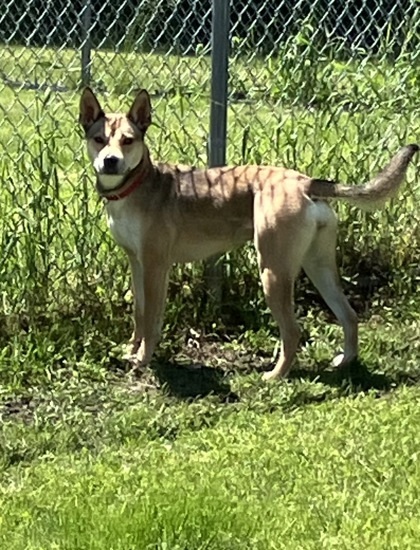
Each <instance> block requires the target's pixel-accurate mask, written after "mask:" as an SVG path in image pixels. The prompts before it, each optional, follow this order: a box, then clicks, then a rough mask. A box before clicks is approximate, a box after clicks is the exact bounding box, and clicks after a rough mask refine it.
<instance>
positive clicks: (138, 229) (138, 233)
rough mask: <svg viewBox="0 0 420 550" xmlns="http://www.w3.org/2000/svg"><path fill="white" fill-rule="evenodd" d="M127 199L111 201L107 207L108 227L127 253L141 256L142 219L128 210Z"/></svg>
mask: <svg viewBox="0 0 420 550" xmlns="http://www.w3.org/2000/svg"><path fill="white" fill-rule="evenodd" d="M126 200H127V199H121V200H118V201H110V202H108V203H107V205H106V213H107V218H108V226H109V229H110V231H111V234H112V236H113V237H114V239H115V241H116V242H117V244H118V245H119V246H121V247H122V248H124V250H126V251H127V252H130V253H131V254H135V255H136V256H139V255H140V253H141V245H142V233H143V231H142V223H141V218H140V217H139V216H138V215H137V216H134V215H133V211H132V210H131V209H129V208H127V204H126V203H125V201H126Z"/></svg>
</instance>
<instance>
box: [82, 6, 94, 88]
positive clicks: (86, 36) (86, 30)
mask: <svg viewBox="0 0 420 550" xmlns="http://www.w3.org/2000/svg"><path fill="white" fill-rule="evenodd" d="M91 28H92V3H91V0H86V4H85V9H84V10H83V13H82V29H81V33H80V34H81V37H82V48H81V49H82V61H81V62H82V71H81V79H82V85H83V86H88V85H89V84H90V77H91V74H90V67H91V51H92V44H91V40H90V31H91Z"/></svg>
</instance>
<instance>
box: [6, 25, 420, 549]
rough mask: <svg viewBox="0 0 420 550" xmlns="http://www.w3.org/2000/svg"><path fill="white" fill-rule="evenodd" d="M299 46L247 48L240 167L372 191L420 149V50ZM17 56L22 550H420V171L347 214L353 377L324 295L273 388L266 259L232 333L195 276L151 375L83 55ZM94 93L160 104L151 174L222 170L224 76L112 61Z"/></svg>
mask: <svg viewBox="0 0 420 550" xmlns="http://www.w3.org/2000/svg"><path fill="white" fill-rule="evenodd" d="M302 44H303V45H304V46H305V47H304V48H303V47H302ZM286 46H287V47H285V50H284V52H280V53H279V55H278V57H271V58H267V59H264V60H262V59H258V58H254V57H252V56H251V57H249V58H248V59H244V58H243V57H241V56H239V55H237V52H236V51H234V52H233V59H232V62H231V73H230V103H229V112H228V116H229V141H228V159H229V162H230V163H239V162H264V163H276V164H285V165H287V166H290V167H294V168H298V169H299V170H302V171H306V172H308V173H311V174H313V175H314V176H318V177H325V178H337V179H340V180H343V181H349V182H352V183H353V182H359V181H363V180H366V179H367V178H368V177H370V175H371V174H372V172H374V171H375V170H377V169H378V168H379V167H380V166H381V165H383V164H384V163H386V162H387V160H388V158H389V156H390V154H391V153H392V152H394V151H395V150H396V149H397V148H398V147H399V146H400V145H401V144H402V143H405V142H410V141H418V134H419V116H418V114H419V111H418V101H417V95H418V94H417V89H418V75H417V72H418V71H417V68H418V61H417V58H416V51H417V50H413V49H411V51H414V53H412V54H409V53H407V52H409V51H410V49H409V48H408V49H407V50H404V49H403V51H402V53H401V55H400V56H399V57H398V58H397V59H396V60H394V62H393V63H389V62H387V61H386V60H385V57H384V59H383V60H378V59H374V58H372V57H369V56H365V57H361V58H353V59H351V60H350V61H349V62H347V63H344V62H343V61H342V60H341V59H336V58H335V57H334V55H333V53H331V52H330V51H328V52H327V51H325V52H324V53H323V51H320V50H318V49H317V48H316V45H312V46H311V45H308V43H306V42H305V36H303V37H302V36H301V37H298V39H296V41H295V42H293V41H292V42H291V43H289V44H287V45H286ZM331 51H332V50H331ZM1 54H2V55H1V56H0V79H1V80H2V81H3V84H1V80H0V90H1V97H0V112H2V115H3V121H2V125H1V127H0V144H1V145H0V146H1V149H0V151H1V153H0V154H1V158H2V164H1V167H0V169H1V176H2V188H1V190H0V204H1V210H2V215H1V217H0V257H1V260H2V261H1V263H0V300H1V306H0V420H1V421H2V423H1V427H0V479H1V483H0V545H1V547H2V548H5V549H10V550H20V549H22V550H23V549H25V550H35V549H37V550H39V549H41V548H42V549H65V548H68V549H72V550H73V549H75V548H77V549H78V550H79V549H84V548H86V549H88V548H89V549H95V548H98V549H99V548H101V549H102V548H109V549H119V548H120V549H124V550H128V549H136V550H137V549H143V548H144V549H152V548H153V549H156V550H157V549H159V550H163V549H167V550H169V549H170V550H177V549H179V550H180V549H185V550H186V549H188V550H198V549H205V548H206V549H212V550H213V549H215V550H217V549H223V550H225V549H227V548H229V549H235V548H250V549H257V550H258V549H260V548H261V549H263V550H266V549H282V548H303V549H306V548H308V549H309V548H328V549H332V548H338V547H341V548H354V547H368V548H373V549H376V548H378V549H379V548H416V547H418V537H419V532H418V526H417V522H416V521H415V517H416V512H417V505H416V502H417V501H418V496H419V495H418V492H419V487H420V484H419V481H420V480H419V468H418V464H417V462H418V461H417V460H416V458H417V454H418V446H419V441H418V435H417V432H418V429H417V426H418V423H419V418H418V415H419V413H418V410H419V406H418V404H419V403H418V402H419V395H420V394H419V391H418V387H417V384H418V381H419V372H420V371H419V364H418V363H419V359H418V358H419V356H420V350H419V342H420V318H419V313H418V312H419V305H420V304H419V299H418V294H417V292H416V290H417V285H418V277H419V270H418V269H419V268H418V266H419V262H420V255H419V247H418V246H417V244H416V243H417V242H418V239H419V233H418V226H419V224H418V223H417V222H418V208H417V203H418V200H417V199H418V196H419V183H418V180H419V178H418V168H417V166H414V165H413V166H412V167H411V168H410V170H409V174H408V181H407V184H406V186H405V187H404V190H403V192H402V193H401V196H400V197H399V198H397V199H395V200H394V201H392V203H391V204H390V206H389V207H387V209H385V210H384V211H382V212H378V213H361V212H358V211H357V210H355V209H354V208H351V207H348V206H346V205H338V206H337V207H336V209H337V212H338V215H339V219H340V234H339V244H338V256H339V262H340V266H341V270H342V273H343V276H344V277H343V278H344V286H345V290H346V293H347V294H348V295H349V296H350V298H351V302H352V304H353V306H354V307H355V309H356V310H357V311H358V313H359V316H360V317H361V319H362V323H361V349H362V353H361V359H360V362H359V363H357V364H355V365H353V367H352V369H350V370H344V371H337V370H334V369H332V368H331V367H330V360H331V358H332V357H333V356H334V355H335V353H336V352H337V351H338V350H339V349H340V347H341V331H340V329H339V327H337V325H335V324H333V323H331V321H332V319H331V315H330V314H329V313H328V312H327V311H326V310H325V308H324V306H323V304H322V302H321V301H320V299H319V297H318V296H317V294H316V293H315V292H314V291H313V289H312V288H311V287H310V286H309V285H308V284H307V282H306V280H305V279H304V278H302V279H301V280H300V281H299V283H298V288H297V310H298V314H299V317H300V320H301V321H300V322H301V325H302V328H303V338H302V348H301V351H300V353H299V357H298V361H297V364H296V365H295V367H294V369H293V372H292V376H291V379H290V381H288V382H283V383H278V384H265V383H263V382H262V381H261V371H262V370H264V369H265V368H268V367H269V365H270V363H272V361H273V358H274V356H275V355H276V353H277V338H276V331H275V326H274V324H273V322H272V320H271V318H270V315H269V313H268V311H267V308H266V306H265V304H264V301H263V297H262V293H261V289H260V287H259V284H258V276H257V266H256V261H255V256H254V254H253V252H252V250H251V248H250V247H245V248H244V249H242V250H240V251H234V252H232V253H230V254H229V255H227V257H226V259H225V264H224V271H225V273H226V279H225V281H224V285H223V307H222V310H221V313H220V315H219V316H214V315H213V312H212V309H211V307H210V306H209V304H208V301H207V294H206V289H205V286H204V284H203V265H201V264H198V265H193V266H192V265H191V266H190V265H188V266H182V267H176V268H175V269H174V272H173V277H172V280H171V286H170V299H169V303H168V308H167V314H166V318H165V330H164V338H163V341H162V344H161V346H160V349H159V352H158V355H157V357H156V358H155V361H154V363H153V365H152V368H151V369H150V370H148V371H147V372H146V373H144V375H143V376H142V377H141V378H134V377H132V376H130V375H128V374H127V372H126V370H125V368H126V365H125V364H124V362H123V361H122V359H121V347H120V344H121V343H123V342H125V340H126V339H127V337H128V335H129V333H130V330H131V319H130V314H131V307H132V306H131V296H130V291H129V275H128V268H127V263H126V261H125V258H124V255H123V254H122V252H121V251H119V250H117V249H116V247H115V245H114V243H113V242H112V240H111V238H110V236H109V234H108V232H107V229H106V225H105V221H104V214H103V211H102V207H101V205H100V203H99V201H98V200H97V198H96V196H95V193H94V190H93V186H92V174H91V172H90V170H89V169H88V167H87V162H86V159H85V154H84V145H83V142H82V136H81V132H80V130H79V129H78V128H77V125H76V119H77V108H78V92H77V88H78V85H79V53H78V52H75V51H70V50H61V51H53V50H49V49H30V48H19V47H13V48H12V47H3V48H2V51H1ZM92 74H93V75H94V82H93V86H94V88H95V89H96V90H99V95H100V97H101V99H103V102H104V104H105V105H106V107H107V108H112V109H115V108H117V107H119V106H120V105H122V106H123V107H124V108H125V107H127V106H128V104H129V101H130V99H129V98H127V97H126V95H127V93H128V92H130V91H132V90H133V89H135V88H138V87H146V88H148V89H149V90H151V92H152V99H153V103H154V107H155V112H154V121H155V124H154V126H153V127H152V128H151V129H150V132H149V134H150V135H149V144H150V148H151V151H152V155H153V158H155V159H158V158H159V159H164V160H169V161H173V162H184V163H192V164H198V165H205V163H206V144H207V134H208V119H209V93H210V79H209V59H208V58H206V57H205V56H201V57H200V56H199V57H197V58H182V59H180V58H178V57H176V56H166V57H163V56H160V55H151V54H147V55H141V54H127V53H125V54H124V53H122V54H118V55H115V54H113V53H110V52H104V51H97V52H94V56H93V71H92ZM34 83H35V85H34V86H33V84H34ZM57 85H58V86H59V87H57Z"/></svg>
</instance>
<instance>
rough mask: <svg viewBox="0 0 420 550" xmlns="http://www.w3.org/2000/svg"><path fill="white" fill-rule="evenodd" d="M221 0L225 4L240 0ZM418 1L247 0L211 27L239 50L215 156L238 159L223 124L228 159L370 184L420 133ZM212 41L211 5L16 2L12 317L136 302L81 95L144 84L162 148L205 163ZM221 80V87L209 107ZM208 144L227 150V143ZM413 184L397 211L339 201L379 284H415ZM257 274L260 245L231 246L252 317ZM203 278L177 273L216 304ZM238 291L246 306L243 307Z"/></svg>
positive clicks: (10, 24)
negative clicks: (393, 280) (109, 225)
mask: <svg viewBox="0 0 420 550" xmlns="http://www.w3.org/2000/svg"><path fill="white" fill-rule="evenodd" d="M214 5H215V6H216V5H218V6H219V7H221V8H223V7H225V8H226V7H227V6H228V2H223V1H222V0H220V1H216V0H215V2H214ZM418 6H419V5H418V2H417V1H415V0H392V1H391V0H373V1H371V0H369V1H368V0H355V1H352V2H343V1H342V0H315V1H314V2H306V1H298V2H296V3H294V4H293V5H292V4H291V3H290V2H287V1H286V0H281V1H278V2H272V1H270V0H233V1H232V2H231V3H230V14H229V18H230V19H229V25H228V26H227V27H226V30H225V31H223V32H222V29H221V26H220V25H221V22H222V21H221V22H220V24H217V25H215V26H214V28H213V38H214V39H216V35H215V34H214V33H215V32H216V31H217V32H218V33H219V34H220V33H222V35H221V36H220V37H218V38H217V40H215V42H214V45H221V44H222V43H224V44H225V45H226V48H227V47H228V48H229V70H228V83H227V84H228V87H227V91H228V95H227V98H228V99H227V124H226V125H224V123H223V116H224V115H223V109H222V110H221V111H220V113H219V115H218V118H217V119H212V120H213V128H217V123H216V124H215V123H214V121H215V120H217V121H219V122H220V123H221V125H220V126H219V131H220V133H218V135H217V139H218V140H219V141H218V142H217V143H218V144H219V153H218V156H217V159H218V160H216V157H211V161H210V162H211V163H213V164H214V163H216V162H220V161H224V158H225V157H224V154H223V148H224V145H223V137H225V138H226V143H227V150H226V158H227V161H228V162H229V163H239V162H257V163H259V162H264V163H273V164H274V163H276V164H284V165H288V166H290V167H293V168H298V169H299V170H302V171H307V172H309V173H312V174H313V175H315V176H322V177H330V178H340V179H344V180H347V181H357V180H361V179H363V178H366V177H367V176H368V175H369V174H370V173H371V172H372V170H375V168H377V167H378V166H379V165H380V164H383V163H384V162H385V161H386V159H387V158H388V155H389V153H390V152H391V151H394V150H395V149H396V148H398V147H399V146H400V145H401V144H402V142H405V141H416V139H418V134H419V122H418V114H419V103H418V89H419V84H420V80H419V76H418V75H419V60H420V54H419V51H420V48H419V38H418V37H419V34H420V16H419V9H418ZM225 13H226V14H228V13H229V11H228V10H227V9H226V10H225ZM223 36H224V37H225V39H226V40H224V41H223V40H222V39H223ZM211 38H212V2H211V1H210V0H140V1H136V2H134V0H125V1H115V0H114V1H112V2H110V1H108V0H101V1H99V0H88V1H82V0H76V1H75V0H72V1H69V0H54V1H52V0H49V1H47V2H45V1H44V0H43V1H41V0H7V1H6V2H5V5H4V6H3V9H2V13H1V14H0V49H1V55H0V113H1V116H2V125H1V130H0V159H1V170H2V172H1V173H2V188H1V190H0V209H1V213H2V215H1V217H0V255H1V256H0V257H1V265H0V295H1V300H2V302H1V303H2V306H1V307H2V309H3V316H4V319H6V318H7V319H9V318H11V317H13V316H16V315H18V316H19V315H21V314H25V315H26V314H30V315H32V316H35V317H36V318H40V315H41V313H40V312H42V315H46V314H47V313H48V312H51V315H52V314H53V313H54V312H55V311H58V312H59V313H60V314H63V312H68V313H69V315H70V314H71V315H73V314H74V312H78V311H79V312H80V311H84V308H86V307H87V306H86V304H89V307H92V308H94V307H96V304H99V303H100V304H102V305H103V307H105V310H106V311H107V312H108V313H109V314H112V311H114V309H113V308H114V307H115V304H117V305H121V307H125V300H122V298H121V297H122V296H124V295H125V293H126V291H127V289H128V287H129V279H128V273H127V269H126V264H125V260H124V259H123V257H122V255H121V254H120V252H119V251H116V248H115V245H114V244H113V243H112V241H111V239H110V237H109V235H108V233H107V230H106V228H105V223H104V220H103V215H102V210H101V205H100V204H99V202H98V201H97V198H96V196H95V193H94V190H93V187H92V184H91V179H92V175H91V173H90V172H89V168H88V167H87V163H86V161H85V158H84V150H83V148H84V146H83V143H82V139H81V135H80V131H79V129H78V127H77V122H76V121H77V110H78V97H79V90H80V88H81V86H82V85H83V84H86V83H90V85H91V86H92V87H93V88H94V89H95V90H96V91H97V92H98V94H99V95H100V96H101V97H102V98H103V101H104V102H105V104H106V105H107V107H109V108H112V109H115V108H119V107H120V106H121V105H122V106H124V105H127V104H128V102H129V99H128V98H127V96H128V95H130V94H131V93H132V92H133V91H134V90H136V89H138V88H140V87H145V88H147V89H148V90H149V91H150V92H151V96H152V100H153V105H154V121H155V125H154V127H152V128H151V131H150V137H149V141H150V145H151V150H152V153H153V157H154V158H160V159H163V160H168V161H176V162H183V163H189V164H198V165H200V164H201V165H205V164H207V163H208V145H209V123H210V120H211V117H210V106H211V105H213V114H214V112H215V111H217V109H218V108H219V106H220V100H221V98H223V93H224V89H223V88H224V85H223V81H222V80H221V78H222V76H223V74H225V68H224V67H223V66H222V64H223V63H225V62H226V60H227V52H226V48H225V49H223V48H222V49H221V50H220V51H219V55H220V58H219V59H220V60H219V61H217V63H216V62H215V60H214V62H213V66H212V63H211V58H210V53H211V50H212V47H211V44H212V43H211ZM217 70H218V71H219V73H216V71H217ZM212 71H213V75H214V76H215V79H214V80H213V82H212V80H211V75H212ZM217 85H220V89H219V92H220V94H222V95H221V96H219V95H218V97H217V98H216V99H217V102H216V103H215V102H213V104H212V103H211V95H212V89H213V94H214V93H215V92H217ZM220 117H221V118H220ZM220 140H221V141H220ZM210 143H211V147H210V154H211V155H212V154H215V153H214V151H215V144H216V142H215V141H213V142H212V141H210ZM220 144H221V145H220ZM220 147H221V148H220ZM221 151H222V152H221ZM219 155H221V156H219ZM412 178H413V176H412V175H411V179H412ZM413 193H414V195H413V194H412V195H411V198H410V197H409V198H407V195H406V196H405V199H404V200H401V201H397V202H396V203H395V204H394V206H393V208H392V209H391V210H388V211H386V212H384V213H382V214H375V215H369V214H366V215H365V214H359V213H357V212H354V211H353V210H352V209H348V208H347V207H339V211H340V218H341V220H342V225H341V234H340V259H341V262H342V266H343V267H344V268H345V269H348V270H349V271H351V272H352V274H353V275H356V276H357V277H360V280H363V277H364V276H365V275H366V273H368V274H370V275H371V279H372V280H373V282H372V280H371V282H370V284H372V285H373V286H375V285H379V284H386V281H388V279H387V277H388V276H390V275H389V273H391V272H395V273H397V272H398V273H400V272H404V273H405V275H404V277H403V278H402V281H403V282H401V284H402V285H406V286H405V287H404V288H405V289H406V290H407V289H409V288H412V287H413V285H414V284H415V281H416V278H417V277H418V266H419V265H420V262H419V257H418V256H419V253H418V251H417V249H418V247H410V246H409V243H410V242H412V241H413V239H418V238H419V235H418V229H416V227H417V228H418V224H414V225H415V227H414V226H413V223H412V220H413V218H414V219H416V220H417V219H418V211H417V209H416V208H415V201H414V202H413V200H414V199H413V196H416V195H415V193H418V187H416V186H415V187H414V191H413ZM379 226H380V227H381V230H380V231H378V230H377V228H378V227H379ZM410 239H411V240H410ZM111 251H112V252H111ZM256 269H257V268H256V264H255V259H254V258H253V256H252V254H251V253H250V252H249V250H248V249H245V251H241V252H233V253H231V254H229V255H228V256H227V258H226V262H225V263H224V267H223V272H224V274H225V275H226V277H225V278H224V280H223V287H222V288H220V293H221V294H222V296H223V303H224V304H228V307H229V314H230V315H231V316H233V318H234V319H235V322H237V323H238V324H242V325H243V324H247V322H248V320H249V318H251V317H253V316H255V310H256V307H255V305H256V303H257V302H258V301H260V300H261V295H260V294H259V290H258V286H257V283H256V282H253V281H254V279H255V277H254V274H255V272H256ZM398 270H400V271H398ZM251 276H252V277H251ZM202 279H203V268H202V266H201V267H200V266H198V267H197V266H196V267H190V266H188V267H186V268H183V269H182V270H181V269H179V270H177V271H175V272H174V279H173V283H172V287H171V288H172V296H173V297H174V299H175V298H176V297H177V296H178V295H181V294H182V292H181V291H182V290H185V292H184V298H185V300H186V302H187V303H189V304H190V306H191V307H193V306H195V305H196V304H197V302H198V303H201V302H200V299H201V298H200V299H199V298H197V296H198V297H200V296H203V295H204V294H205V291H204V289H203V285H202ZM375 281H376V282H375ZM378 281H379V282H378ZM410 285H411V286H410ZM400 290H401V288H400ZM407 291H408V290H407ZM255 295H257V296H259V298H254V297H253V296H255ZM192 296H194V298H192ZM238 298H240V300H238ZM238 302H241V303H242V304H245V305H242V306H241V309H239V306H237V303H238ZM175 303H176V306H174V307H178V305H179V304H178V302H176V299H175ZM98 307H99V306H98ZM179 307H181V306H179ZM107 308H108V309H107Z"/></svg>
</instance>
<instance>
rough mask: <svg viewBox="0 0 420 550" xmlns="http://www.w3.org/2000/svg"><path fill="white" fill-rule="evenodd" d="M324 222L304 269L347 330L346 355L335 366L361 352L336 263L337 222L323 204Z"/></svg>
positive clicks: (319, 228)
mask: <svg viewBox="0 0 420 550" xmlns="http://www.w3.org/2000/svg"><path fill="white" fill-rule="evenodd" d="M320 208H323V210H322V223H320V224H319V227H318V229H317V233H316V236H315V238H314V241H313V242H312V244H311V246H310V247H309V248H308V251H307V253H306V255H305V257H304V260H303V269H304V270H305V272H306V274H307V275H308V277H309V278H310V280H311V281H312V282H313V284H314V285H315V287H316V288H317V289H318V291H319V293H320V294H321V296H322V297H323V298H324V300H325V302H326V303H327V305H328V306H329V307H330V309H331V310H332V311H333V313H334V315H335V316H336V317H337V319H338V321H339V323H340V324H341V326H342V327H343V329H344V354H339V355H337V356H336V357H335V359H334V361H333V364H334V365H335V366H338V365H344V364H348V363H350V362H351V361H352V360H353V359H355V358H356V357H357V353H358V330H357V328H358V327H357V315H356V313H355V311H354V310H353V309H352V308H351V306H350V304H349V302H348V300H347V298H346V297H345V295H344V293H343V290H342V288H341V284H340V278H339V275H338V270H337V263H336V241H337V235H336V231H337V221H336V218H335V216H334V214H333V212H332V211H331V210H330V209H329V207H328V206H327V205H322V206H321V205H320Z"/></svg>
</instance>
